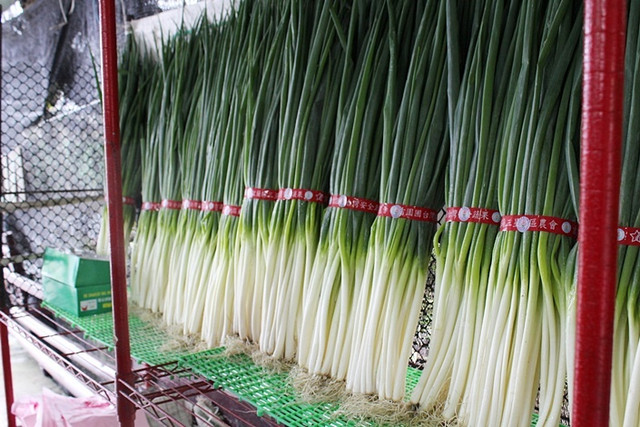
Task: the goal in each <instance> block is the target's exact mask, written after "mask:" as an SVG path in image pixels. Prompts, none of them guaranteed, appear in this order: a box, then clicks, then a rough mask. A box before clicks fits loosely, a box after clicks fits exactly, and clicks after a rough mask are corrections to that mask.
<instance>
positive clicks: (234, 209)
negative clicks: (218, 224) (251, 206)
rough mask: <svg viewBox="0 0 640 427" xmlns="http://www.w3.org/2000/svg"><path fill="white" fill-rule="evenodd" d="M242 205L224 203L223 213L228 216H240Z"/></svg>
mask: <svg viewBox="0 0 640 427" xmlns="http://www.w3.org/2000/svg"><path fill="white" fill-rule="evenodd" d="M240 209H241V207H240V206H235V205H224V206H223V207H222V215H226V216H240Z"/></svg>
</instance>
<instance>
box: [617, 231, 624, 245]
mask: <svg viewBox="0 0 640 427" xmlns="http://www.w3.org/2000/svg"><path fill="white" fill-rule="evenodd" d="M624 236H625V233H624V230H623V229H622V228H618V242H621V241H623V240H624Z"/></svg>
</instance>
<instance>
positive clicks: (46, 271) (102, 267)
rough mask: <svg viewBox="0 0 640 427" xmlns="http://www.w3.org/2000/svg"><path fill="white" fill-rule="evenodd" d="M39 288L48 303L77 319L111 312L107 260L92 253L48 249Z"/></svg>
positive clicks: (109, 277)
mask: <svg viewBox="0 0 640 427" xmlns="http://www.w3.org/2000/svg"><path fill="white" fill-rule="evenodd" d="M42 287H43V291H44V300H45V301H46V302H47V303H48V304H50V305H51V306H53V307H57V308H60V309H62V310H65V311H67V312H69V313H72V314H75V315H76V316H79V317H82V316H88V315H91V314H98V313H105V312H108V311H110V310H111V275H110V271H109V261H107V260H106V259H103V258H100V257H98V256H96V255H95V254H90V253H80V252H72V251H64V250H59V249H51V248H47V250H46V251H45V253H44V262H43V265H42Z"/></svg>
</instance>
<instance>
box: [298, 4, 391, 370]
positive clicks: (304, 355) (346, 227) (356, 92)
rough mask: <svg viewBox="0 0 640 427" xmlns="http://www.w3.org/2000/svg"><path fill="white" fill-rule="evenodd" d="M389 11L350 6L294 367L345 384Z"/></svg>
mask: <svg viewBox="0 0 640 427" xmlns="http://www.w3.org/2000/svg"><path fill="white" fill-rule="evenodd" d="M386 10H387V7H386V5H385V4H384V3H380V4H378V3H376V2H373V3H372V2H368V1H356V2H354V3H353V6H352V10H351V17H350V19H349V30H348V33H347V34H348V36H347V39H346V47H347V48H346V50H345V52H344V54H345V60H344V69H343V71H342V79H341V89H340V95H339V103H338V114H337V121H336V123H337V124H336V137H335V146H334V151H333V160H332V162H331V174H330V190H331V202H330V204H329V208H328V209H327V210H326V211H325V214H324V220H323V221H322V228H321V232H320V241H319V244H318V249H317V253H316V256H315V260H314V264H313V268H312V273H311V276H310V282H309V283H308V285H307V292H305V295H304V299H303V301H302V303H303V311H302V329H301V332H300V337H299V341H298V363H299V364H300V365H302V366H304V367H306V368H307V369H308V370H309V371H310V372H312V373H316V374H318V373H322V374H327V375H329V374H330V375H331V376H332V377H334V378H338V379H344V377H345V375H346V370H347V367H348V363H349V356H350V353H349V351H350V343H351V340H352V332H353V310H354V304H353V297H354V290H355V289H356V288H357V287H358V285H359V284H360V282H361V280H362V276H363V271H364V264H365V260H366V251H367V245H368V240H369V233H370V228H371V224H372V223H373V220H374V219H375V216H376V213H377V208H378V203H377V201H373V200H372V199H375V200H377V196H378V181H379V174H380V151H381V150H380V149H381V142H382V130H383V129H382V124H383V120H382V113H383V105H384V95H385V81H386V79H387V72H388V69H389V48H388V43H387V38H388V36H387V24H386V23H387V21H388V14H387V13H386Z"/></svg>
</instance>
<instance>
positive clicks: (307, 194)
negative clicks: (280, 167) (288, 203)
mask: <svg viewBox="0 0 640 427" xmlns="http://www.w3.org/2000/svg"><path fill="white" fill-rule="evenodd" d="M278 200H302V201H305V202H315V203H324V202H325V201H326V200H327V193H323V192H322V191H315V190H305V189H303V188H281V189H280V190H278Z"/></svg>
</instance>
